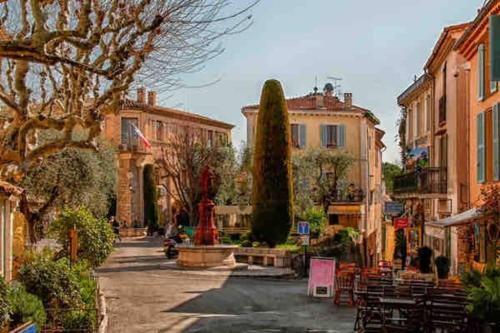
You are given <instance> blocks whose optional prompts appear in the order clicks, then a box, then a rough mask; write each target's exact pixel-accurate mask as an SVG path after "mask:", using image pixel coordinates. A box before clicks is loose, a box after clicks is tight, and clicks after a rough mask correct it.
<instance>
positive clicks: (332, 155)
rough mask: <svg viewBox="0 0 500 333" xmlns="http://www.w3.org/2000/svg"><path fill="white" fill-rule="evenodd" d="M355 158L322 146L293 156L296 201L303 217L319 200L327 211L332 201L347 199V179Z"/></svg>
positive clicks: (298, 211) (298, 210)
mask: <svg viewBox="0 0 500 333" xmlns="http://www.w3.org/2000/svg"><path fill="white" fill-rule="evenodd" d="M353 162H354V159H353V158H352V156H351V155H349V154H346V153H344V152H338V151H334V150H331V149H325V148H319V149H311V150H308V151H305V152H303V153H301V154H297V155H295V156H294V157H293V170H294V177H295V179H294V186H295V191H294V193H295V198H294V199H295V204H296V206H297V214H298V215H299V216H303V215H304V214H305V212H306V211H307V210H308V209H310V208H312V207H313V205H314V202H320V203H321V204H322V206H323V208H324V210H325V211H326V210H327V209H328V206H329V205H330V204H331V202H332V201H334V200H335V199H338V198H342V199H347V194H348V193H347V186H346V185H347V184H345V182H346V178H347V173H348V171H349V168H350V167H351V166H352V163H353Z"/></svg>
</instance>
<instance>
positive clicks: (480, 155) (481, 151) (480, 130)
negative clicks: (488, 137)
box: [477, 112, 486, 183]
mask: <svg viewBox="0 0 500 333" xmlns="http://www.w3.org/2000/svg"><path fill="white" fill-rule="evenodd" d="M484 123H485V119H484V112H481V113H480V114H478V115H477V182H478V183H483V182H484V181H485V171H486V170H485V165H484V162H485V159H486V156H485V155H486V154H485V153H486V152H485V146H484V141H485V140H484Z"/></svg>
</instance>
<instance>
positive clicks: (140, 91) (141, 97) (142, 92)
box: [137, 87, 146, 104]
mask: <svg viewBox="0 0 500 333" xmlns="http://www.w3.org/2000/svg"><path fill="white" fill-rule="evenodd" d="M145 99H146V88H144V87H140V88H137V103H141V104H144V101H145Z"/></svg>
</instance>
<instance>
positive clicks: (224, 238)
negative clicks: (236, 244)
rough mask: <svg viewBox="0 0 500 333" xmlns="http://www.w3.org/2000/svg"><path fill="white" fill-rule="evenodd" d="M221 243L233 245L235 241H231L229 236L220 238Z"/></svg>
mask: <svg viewBox="0 0 500 333" xmlns="http://www.w3.org/2000/svg"><path fill="white" fill-rule="evenodd" d="M219 241H220V243H221V244H233V241H232V240H231V237H229V236H221V237H220V238H219Z"/></svg>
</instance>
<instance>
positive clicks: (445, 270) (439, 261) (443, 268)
mask: <svg viewBox="0 0 500 333" xmlns="http://www.w3.org/2000/svg"><path fill="white" fill-rule="evenodd" d="M434 264H436V269H437V274H438V278H439V279H446V278H447V277H448V274H449V273H450V264H451V262H450V259H449V258H448V257H445V256H439V257H437V258H436V259H435V260H434Z"/></svg>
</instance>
